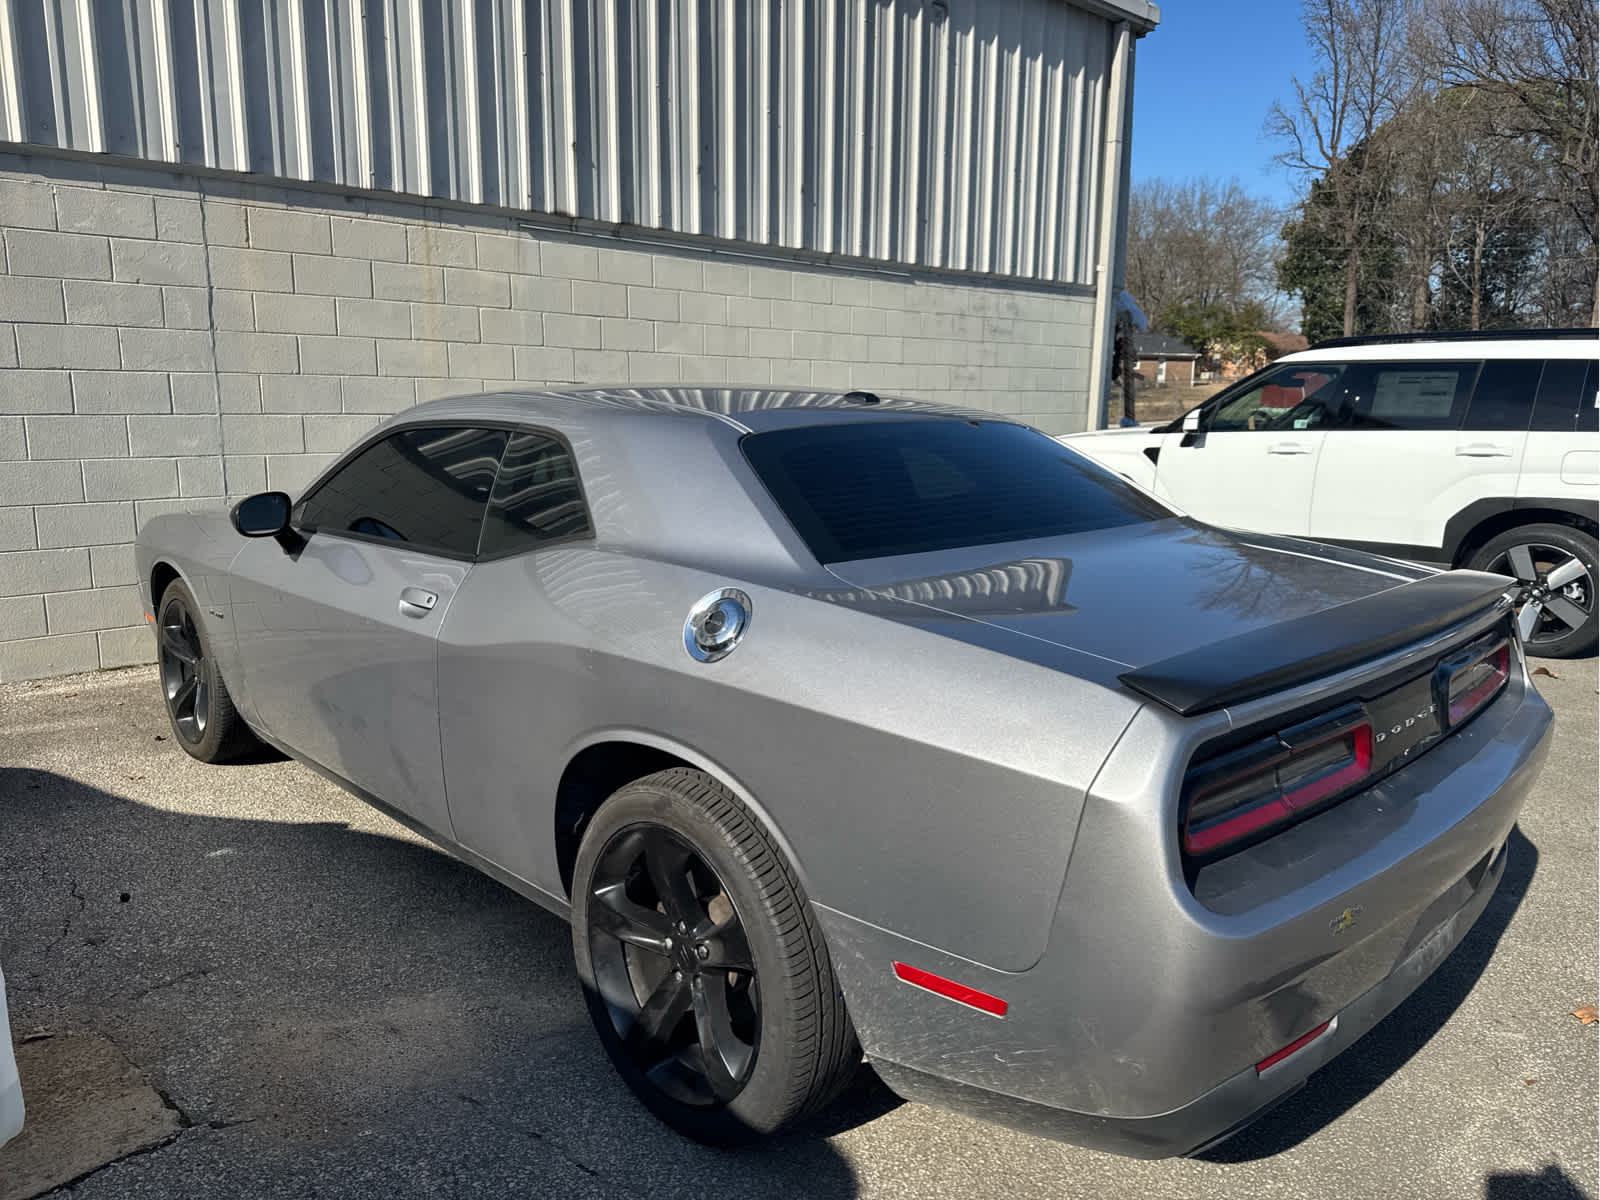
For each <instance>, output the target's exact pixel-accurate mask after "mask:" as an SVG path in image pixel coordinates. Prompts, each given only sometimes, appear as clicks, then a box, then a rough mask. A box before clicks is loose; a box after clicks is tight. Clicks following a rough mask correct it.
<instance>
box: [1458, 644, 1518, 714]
mask: <svg viewBox="0 0 1600 1200" xmlns="http://www.w3.org/2000/svg"><path fill="white" fill-rule="evenodd" d="M1481 662H1489V663H1492V665H1493V670H1491V671H1490V673H1489V678H1487V679H1485V680H1484V681H1483V682H1482V683H1480V684H1479V685H1478V686H1477V687H1475V688H1473V689H1472V690H1471V691H1470V692H1468V693H1467V694H1466V695H1465V696H1462V697H1460V698H1458V699H1454V700H1451V701H1450V710H1449V721H1450V724H1451V726H1456V725H1459V724H1460V723H1461V722H1462V721H1465V720H1466V719H1467V718H1468V717H1470V716H1471V715H1472V714H1473V713H1475V712H1477V711H1478V710H1479V709H1480V708H1482V707H1483V706H1484V705H1485V704H1487V703H1488V702H1489V701H1490V700H1491V699H1493V698H1494V697H1495V696H1496V695H1497V694H1498V693H1499V691H1500V689H1501V688H1502V687H1503V686H1505V682H1506V680H1507V679H1509V678H1510V677H1511V644H1510V643H1509V642H1501V643H1500V644H1499V645H1498V646H1496V647H1495V648H1494V649H1492V650H1490V651H1489V652H1488V653H1487V654H1485V655H1484V656H1483V657H1482V658H1478V659H1474V660H1473V661H1472V662H1470V663H1468V664H1466V666H1464V667H1462V668H1460V670H1461V671H1470V670H1472V668H1473V667H1475V666H1477V665H1478V664H1479V663H1481ZM1457 673H1458V674H1459V673H1460V672H1459V671H1458V672H1457Z"/></svg>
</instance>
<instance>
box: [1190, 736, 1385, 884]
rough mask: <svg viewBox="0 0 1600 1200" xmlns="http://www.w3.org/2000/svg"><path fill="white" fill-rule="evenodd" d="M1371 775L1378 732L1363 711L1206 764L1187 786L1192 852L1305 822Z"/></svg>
mask: <svg viewBox="0 0 1600 1200" xmlns="http://www.w3.org/2000/svg"><path fill="white" fill-rule="evenodd" d="M1371 771H1372V725H1371V723H1370V722H1369V721H1368V720H1367V717H1366V714H1365V713H1364V712H1363V711H1362V709H1361V706H1360V705H1359V704H1352V705H1348V706H1346V707H1345V708H1342V709H1340V710H1338V711H1337V712H1334V713H1331V714H1329V715H1328V716H1324V717H1318V718H1317V719H1316V720H1313V721H1306V722H1304V723H1302V724H1299V725H1294V726H1291V727H1290V728H1288V729H1283V730H1279V731H1278V732H1277V733H1275V734H1272V735H1270V736H1268V737H1265V738H1262V739H1261V740H1260V741H1256V742H1252V743H1250V744H1249V745H1248V746H1244V747H1242V748H1240V749H1238V750H1233V751H1230V752H1228V753H1226V754H1223V755H1220V756H1218V757H1217V758H1213V759H1209V760H1206V761H1204V762H1202V763H1200V764H1198V765H1197V766H1195V767H1193V768H1191V769H1190V771H1189V774H1188V776H1187V778H1186V779H1185V780H1184V789H1183V790H1184V809H1183V812H1184V817H1183V849H1184V852H1185V853H1187V854H1191V855H1210V854H1215V853H1216V852H1217V851H1219V850H1223V849H1226V848H1227V847H1229V846H1232V845H1234V844H1236V843H1240V842H1243V841H1245V840H1247V839H1250V838H1253V837H1255V836H1256V835H1258V834H1260V833H1262V832H1263V831H1264V830H1267V829H1270V828H1272V827H1273V826H1275V825H1280V824H1283V823H1284V822H1287V821H1291V820H1294V819H1295V818H1297V817H1300V816H1304V815H1305V814H1306V812H1307V811H1308V810H1310V809H1312V808H1314V807H1316V806H1317V805H1318V804H1321V803H1322V802H1323V801H1325V800H1328V799H1329V798H1331V797H1333V796H1336V795H1338V794H1339V793H1341V792H1344V791H1347V790H1349V789H1350V788H1351V787H1353V786H1355V785H1356V784H1358V783H1359V782H1360V781H1361V780H1363V779H1365V778H1366V777H1367V775H1368V774H1370V773H1371Z"/></svg>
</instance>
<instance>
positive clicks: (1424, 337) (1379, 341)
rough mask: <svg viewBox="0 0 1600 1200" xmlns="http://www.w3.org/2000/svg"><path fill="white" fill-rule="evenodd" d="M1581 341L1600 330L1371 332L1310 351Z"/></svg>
mask: <svg viewBox="0 0 1600 1200" xmlns="http://www.w3.org/2000/svg"><path fill="white" fill-rule="evenodd" d="M1579 338H1588V339H1589V340H1590V341H1600V329H1596V328H1592V327H1591V328H1574V329H1451V330H1445V331H1441V332H1435V333H1369V334H1363V335H1362V336H1360V337H1335V338H1323V339H1322V340H1321V341H1320V342H1316V343H1313V344H1312V346H1311V347H1310V348H1311V349H1312V350H1329V349H1333V348H1334V347H1336V346H1385V345H1396V346H1397V345H1404V344H1406V343H1408V342H1500V341H1505V342H1529V341H1549V340H1563V341H1565V340H1573V341H1576V340H1577V339H1579Z"/></svg>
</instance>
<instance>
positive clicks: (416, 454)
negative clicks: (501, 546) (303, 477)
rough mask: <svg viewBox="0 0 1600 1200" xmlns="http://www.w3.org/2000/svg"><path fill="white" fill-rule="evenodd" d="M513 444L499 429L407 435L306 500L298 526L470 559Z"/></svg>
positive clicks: (390, 440) (380, 446) (359, 460)
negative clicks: (503, 459)
mask: <svg viewBox="0 0 1600 1200" xmlns="http://www.w3.org/2000/svg"><path fill="white" fill-rule="evenodd" d="M505 442H506V434H505V433H504V431H502V430H498V429H406V430H403V431H401V432H400V433H396V434H393V435H391V436H389V437H387V438H384V439H383V441H381V442H378V443H377V444H376V445H373V446H369V447H368V448H367V449H366V450H363V451H362V452H361V453H360V454H359V455H357V456H356V457H355V458H353V459H352V460H351V461H350V462H348V463H346V464H345V465H344V466H343V467H342V468H340V470H339V471H338V472H337V473H336V474H334V475H333V476H332V477H330V478H329V479H328V481H327V482H326V483H324V484H323V485H322V486H321V487H319V488H318V489H317V490H316V491H315V492H313V493H312V494H311V495H309V496H307V497H306V498H305V499H304V500H302V501H301V502H300V504H299V505H298V507H297V509H296V512H295V524H296V526H298V527H299V528H300V529H302V530H304V531H306V532H308V533H309V532H311V531H312V530H319V529H320V530H322V531H323V532H325V533H342V534H355V535H357V536H360V537H367V538H381V539H383V540H385V541H392V542H404V543H405V544H407V545H409V546H414V547H415V548H416V549H418V550H428V551H434V552H437V553H443V554H451V555H456V556H459V557H464V558H470V557H472V555H473V554H474V553H475V552H476V550H477V548H478V532H479V530H480V529H481V528H482V526H483V513H484V508H485V506H486V505H487V504H488V501H489V490H490V488H492V487H493V486H494V479H495V470H496V468H497V467H498V466H499V463H500V451H501V449H502V448H503V447H504V446H505Z"/></svg>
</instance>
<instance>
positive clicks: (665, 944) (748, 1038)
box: [586, 825, 761, 1108]
mask: <svg viewBox="0 0 1600 1200" xmlns="http://www.w3.org/2000/svg"><path fill="white" fill-rule="evenodd" d="M586 903H587V905H588V916H589V920H588V926H589V955H590V962H591V963H593V965H594V973H595V983H596V986H597V987H598V989H599V992H600V995H601V998H602V999H603V1001H604V1003H605V1006H606V1009H607V1011H608V1013H609V1014H610V1017H611V1022H612V1027H613V1028H614V1029H615V1030H616V1033H617V1036H618V1037H619V1038H620V1039H621V1040H622V1048H623V1050H624V1052H625V1053H626V1054H627V1055H628V1057H629V1058H630V1059H631V1061H632V1062H633V1064H634V1066H635V1067H636V1068H637V1069H638V1070H639V1072H640V1073H641V1074H642V1075H643V1076H644V1078H645V1079H647V1080H649V1082H650V1083H651V1084H652V1085H653V1086H654V1087H656V1088H658V1089H660V1091H661V1092H662V1093H663V1094H664V1095H666V1096H668V1097H670V1098H671V1099H673V1100H675V1101H677V1102H678V1103H680V1104H685V1105H689V1106H691V1107H697V1108H711V1107H716V1106H720V1105H725V1104H727V1103H728V1102H729V1101H731V1100H733V1099H734V1098H735V1097H736V1096H738V1094H739V1093H740V1092H741V1091H742V1090H743V1089H744V1086H745V1084H746V1083H747V1082H748V1081H749V1078H750V1073H751V1071H752V1070H753V1069H754V1067H755V1063H756V1056H757V1054H758V1053H759V1052H760V1048H761V987H760V983H759V982H758V980H757V978H756V971H755V964H754V961H753V960H752V957H751V953H750V945H749V942H748V941H747V940H746V938H745V931H744V923H743V922H742V921H741V920H740V917H739V913H738V911H737V910H736V909H735V907H734V904H733V900H732V898H731V897H730V896H729V895H728V890H727V888H726V887H725V886H724V885H723V882H722V880H721V879H719V878H718V877H717V873H716V872H715V871H714V870H712V869H711V867H710V866H708V865H707V864H706V862H705V860H704V859H702V858H701V857H700V856H699V855H698V854H696V853H695V851H694V849H693V848H692V847H691V846H689V845H688V844H687V843H686V842H684V841H683V839H681V838H680V837H678V836H677V835H676V834H674V833H673V832H672V831H671V830H668V829H665V828H663V827H661V826H659V825H633V826H630V827H629V828H627V829H624V830H622V831H621V832H620V833H617V834H615V835H614V836H613V837H612V838H611V840H610V841H609V842H607V844H606V846H605V848H604V849H603V850H602V851H601V853H600V859H599V862H598V863H597V864H596V869H595V873H594V877H593V880H592V881H591V883H590V885H589V894H588V897H587V901H586Z"/></svg>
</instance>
